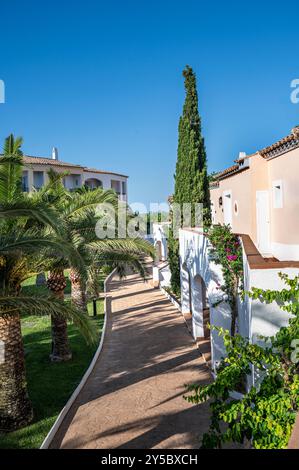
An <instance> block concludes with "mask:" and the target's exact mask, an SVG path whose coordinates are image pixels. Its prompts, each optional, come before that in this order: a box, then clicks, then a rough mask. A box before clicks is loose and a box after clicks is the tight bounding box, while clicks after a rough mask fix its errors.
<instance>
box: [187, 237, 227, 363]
mask: <svg viewBox="0 0 299 470" xmlns="http://www.w3.org/2000/svg"><path fill="white" fill-rule="evenodd" d="M179 236H180V263H181V303H182V311H183V313H187V312H190V311H191V310H192V328H193V336H194V338H203V337H204V328H203V299H202V294H201V291H200V289H198V283H196V276H198V275H199V276H201V278H202V280H203V282H204V283H205V287H206V290H207V300H208V304H209V308H210V323H211V325H215V326H219V327H223V328H225V329H229V328H230V324H231V315H230V306H229V304H228V303H227V302H225V301H223V302H221V303H220V304H219V305H217V306H216V305H215V304H216V303H217V302H218V301H219V300H222V299H223V296H224V292H223V291H222V290H221V288H220V286H221V285H223V275H222V269H221V267H220V266H219V265H216V264H215V262H214V261H213V260H212V259H211V257H210V254H209V248H210V245H209V241H208V239H207V237H205V236H204V235H203V234H202V233H201V232H200V231H196V230H187V229H182V230H180V235H179ZM189 286H190V287H191V291H190V289H189ZM190 304H191V305H190ZM190 307H191V308H190ZM211 352H212V367H213V368H214V366H215V365H216V364H217V363H218V362H219V361H220V360H221V358H222V357H223V355H224V354H225V349H224V345H223V341H222V339H221V338H219V336H218V333H217V331H214V330H212V331H211Z"/></svg>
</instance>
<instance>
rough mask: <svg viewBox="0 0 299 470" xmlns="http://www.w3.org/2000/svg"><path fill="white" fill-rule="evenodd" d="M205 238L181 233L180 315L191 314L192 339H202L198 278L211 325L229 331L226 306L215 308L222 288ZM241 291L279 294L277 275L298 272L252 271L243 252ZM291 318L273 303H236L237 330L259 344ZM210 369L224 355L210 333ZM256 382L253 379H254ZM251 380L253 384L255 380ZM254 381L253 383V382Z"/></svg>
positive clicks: (219, 271)
mask: <svg viewBox="0 0 299 470" xmlns="http://www.w3.org/2000/svg"><path fill="white" fill-rule="evenodd" d="M209 248H210V244H209V241H208V238H207V237H205V236H204V235H203V234H202V233H200V231H196V230H188V229H182V230H180V263H181V303H182V312H183V313H187V312H191V311H192V322H193V336H194V338H202V337H203V336H204V329H203V300H202V293H201V290H200V289H199V288H198V283H196V278H197V277H198V275H199V276H201V278H202V280H203V282H204V284H205V286H206V289H207V298H208V303H209V307H210V323H211V325H215V326H221V327H223V328H225V329H230V324H231V320H230V319H231V313H230V312H231V311H230V306H229V304H228V303H227V302H221V303H219V304H218V305H215V304H216V303H217V302H218V301H219V300H221V299H222V298H223V294H224V293H223V292H222V291H221V289H220V288H219V287H220V286H221V285H223V283H224V281H223V275H222V269H221V267H220V266H219V265H216V264H215V262H214V261H213V259H212V257H211V255H210V253H209ZM243 265H244V289H245V291H249V290H251V289H252V287H258V288H262V289H271V290H280V289H282V288H283V287H284V283H283V281H282V280H281V279H280V278H279V276H278V273H279V272H283V273H286V274H288V275H289V276H290V277H291V278H293V277H295V276H296V275H297V274H298V269H295V268H287V269H251V268H250V266H249V264H248V261H247V257H246V255H245V252H244V249H243ZM289 318H290V315H289V314H287V313H286V312H284V311H283V310H281V309H280V308H279V306H278V305H277V304H276V303H272V304H269V305H267V304H263V303H261V302H260V301H259V300H251V299H250V298H249V297H248V296H245V299H244V301H242V300H241V299H238V322H237V330H238V333H240V334H241V335H242V336H243V337H246V338H249V339H250V340H252V341H253V342H258V343H260V344H262V341H261V339H260V338H259V337H260V336H273V335H275V334H276V333H277V331H278V330H279V329H280V328H281V327H282V326H286V325H287V324H288V321H289ZM211 350H212V366H213V368H214V367H215V366H216V365H217V362H218V361H220V360H221V358H222V357H223V355H224V354H225V348H224V345H223V342H222V340H221V339H220V338H219V336H218V333H217V331H214V330H212V331H211ZM255 379H256V377H255ZM255 379H254V380H255ZM254 380H253V381H254Z"/></svg>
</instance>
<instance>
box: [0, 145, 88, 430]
mask: <svg viewBox="0 0 299 470" xmlns="http://www.w3.org/2000/svg"><path fill="white" fill-rule="evenodd" d="M21 143H22V140H21V139H16V140H15V139H14V138H13V136H10V137H9V138H7V139H6V141H5V146H4V156H3V157H2V158H0V234H1V237H0V344H1V347H2V349H3V354H2V357H1V362H0V431H11V430H14V429H17V428H19V427H21V426H24V425H25V424H27V423H28V422H30V420H31V419H32V416H33V412H32V407H31V403H30V400H29V397H28V393H27V385H26V372H25V361H24V348H23V341H22V334H21V322H20V315H21V313H22V314H23V313H27V312H30V313H31V314H32V313H36V314H42V315H44V314H49V315H52V316H59V317H61V316H63V317H64V318H71V319H73V320H74V321H75V322H76V323H77V324H78V325H79V327H80V328H81V330H82V331H83V332H84V334H85V336H86V338H89V339H90V340H92V339H93V330H92V328H91V326H90V324H89V323H88V320H87V318H86V316H85V315H83V314H82V313H81V312H80V311H79V310H78V309H76V308H74V306H70V305H67V304H65V303H63V302H61V301H60V300H59V299H55V298H53V297H52V296H45V295H39V296H23V295H22V291H21V283H22V281H23V280H24V279H25V278H26V277H27V276H28V275H29V265H30V263H31V264H33V263H34V260H36V259H37V258H38V256H40V253H41V252H42V251H43V250H48V249H49V247H51V249H53V250H56V252H57V253H60V254H62V253H63V256H69V257H70V259H71V260H72V263H75V264H76V263H77V267H78V269H80V268H81V259H78V258H77V253H74V250H73V247H72V246H71V245H70V244H68V243H67V242H65V240H64V239H63V238H62V237H61V236H60V235H59V234H57V233H55V232H54V229H53V228H54V227H55V226H57V227H59V225H58V219H57V216H56V214H55V211H53V210H52V209H50V208H49V207H48V206H47V205H46V204H45V203H43V202H41V201H31V200H29V198H28V196H26V195H23V194H22V191H21V174H22V154H21V149H20V146H21ZM49 225H51V230H50V229H47V228H46V226H49ZM59 229H60V227H59Z"/></svg>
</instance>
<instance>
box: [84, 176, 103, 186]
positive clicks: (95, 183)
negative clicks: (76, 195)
mask: <svg viewBox="0 0 299 470" xmlns="http://www.w3.org/2000/svg"><path fill="white" fill-rule="evenodd" d="M84 186H85V187H86V188H87V189H97V188H102V187H103V182H102V181H101V180H99V179H98V178H87V179H86V180H85V182H84Z"/></svg>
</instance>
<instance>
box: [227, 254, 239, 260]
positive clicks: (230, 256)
mask: <svg viewBox="0 0 299 470" xmlns="http://www.w3.org/2000/svg"><path fill="white" fill-rule="evenodd" d="M227 259H228V261H236V259H238V257H237V255H229V256H227Z"/></svg>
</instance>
